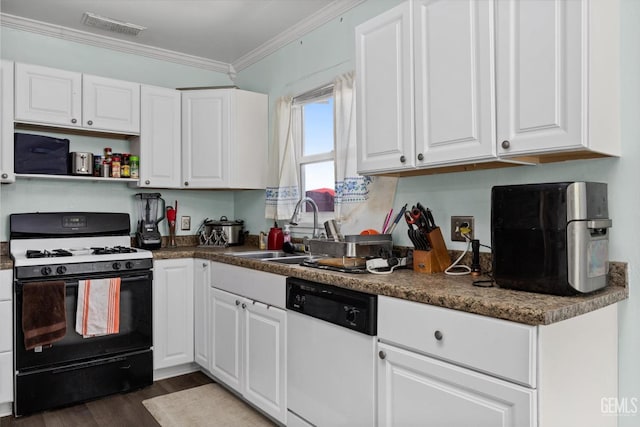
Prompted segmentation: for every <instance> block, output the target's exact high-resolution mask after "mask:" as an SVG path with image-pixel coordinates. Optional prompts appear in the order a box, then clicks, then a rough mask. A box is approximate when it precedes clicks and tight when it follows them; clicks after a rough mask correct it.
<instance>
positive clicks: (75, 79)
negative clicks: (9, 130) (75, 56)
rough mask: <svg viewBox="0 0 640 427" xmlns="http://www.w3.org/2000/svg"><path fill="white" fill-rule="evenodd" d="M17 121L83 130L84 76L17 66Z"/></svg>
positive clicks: (51, 69) (21, 65) (30, 66)
mask: <svg viewBox="0 0 640 427" xmlns="http://www.w3.org/2000/svg"><path fill="white" fill-rule="evenodd" d="M15 71H16V74H15V91H16V93H15V120H16V121H23V122H30V123H42V124H51V125H60V126H65V127H75V128H80V127H82V74H81V73H76V72H72V71H65V70H58V69H55V68H49V67H41V66H39V65H30V64H20V63H17V64H16V69H15Z"/></svg>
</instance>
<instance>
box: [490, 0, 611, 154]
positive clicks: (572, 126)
mask: <svg viewBox="0 0 640 427" xmlns="http://www.w3.org/2000/svg"><path fill="white" fill-rule="evenodd" d="M496 7H497V17H498V19H497V27H496V28H497V31H496V34H497V46H496V52H497V58H496V64H497V69H498V80H497V82H498V83H497V94H498V108H497V114H498V142H499V146H498V150H499V151H498V152H499V154H500V155H501V156H512V155H520V154H537V153H547V152H557V151H567V150H585V149H588V150H592V151H595V152H600V153H605V154H611V155H619V154H620V127H619V103H620V102H619V75H618V74H619V61H620V59H619V45H620V41H619V25H618V21H619V4H618V2H617V1H607V2H600V1H597V0H595V1H593V0H592V1H588V0H554V1H542V0H518V1H514V0H509V1H498V2H497V3H496ZM590 24H591V25H590Z"/></svg>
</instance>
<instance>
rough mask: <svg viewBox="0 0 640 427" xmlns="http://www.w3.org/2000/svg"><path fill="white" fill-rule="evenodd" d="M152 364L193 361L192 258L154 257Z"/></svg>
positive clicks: (155, 365)
mask: <svg viewBox="0 0 640 427" xmlns="http://www.w3.org/2000/svg"><path fill="white" fill-rule="evenodd" d="M153 264H154V274H153V368H154V369H161V368H168V367H171V366H177V365H181V364H184V363H191V362H193V259H191V258H189V259H171V260H160V261H154V263H153Z"/></svg>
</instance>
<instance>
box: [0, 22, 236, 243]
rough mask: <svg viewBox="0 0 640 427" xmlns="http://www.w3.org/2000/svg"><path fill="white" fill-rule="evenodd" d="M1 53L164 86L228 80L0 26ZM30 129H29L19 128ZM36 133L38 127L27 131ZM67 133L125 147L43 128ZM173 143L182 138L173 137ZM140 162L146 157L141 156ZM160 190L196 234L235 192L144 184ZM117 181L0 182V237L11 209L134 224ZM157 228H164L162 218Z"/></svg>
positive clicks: (130, 196) (122, 147) (130, 201)
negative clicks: (110, 217) (99, 215)
mask: <svg viewBox="0 0 640 427" xmlns="http://www.w3.org/2000/svg"><path fill="white" fill-rule="evenodd" d="M0 42H1V44H0V49H1V50H0V56H1V57H2V58H3V59H9V60H13V61H16V62H24V63H30V64H38V65H45V66H49V67H54V68H60V69H66V70H71V71H78V72H83V73H88V74H95V75H99V76H104V77H111V78H116V79H122V80H128V81H134V82H140V83H145V84H152V85H156V86H163V87H188V86H220V85H229V84H230V83H231V81H230V80H229V77H228V76H227V75H226V74H222V73H217V72H212V71H207V70H203V69H200V68H194V67H188V66H184V65H178V64H175V63H171V62H165V61H159V60H155V59H150V58H146V57H140V56H136V55H131V54H126V53H121V52H115V51H112V50H108V49H102V48H97V47H93V46H87V45H83V44H79V43H75V42H70V41H65V40H60V39H56V38H50V37H44V36H41V35H38V34H32V33H28V32H24V31H19V30H15V29H10V28H1V29H0ZM20 132H26V133H29V132H31V131H20ZM31 133H37V132H31ZM47 134H48V135H51V136H55V137H63V138H69V139H70V140H71V150H72V151H73V150H79V151H85V150H87V151H92V152H94V153H100V152H102V149H103V148H104V147H112V148H113V151H114V152H127V151H128V147H129V142H128V141H127V140H124V139H122V140H117V139H110V138H109V139H107V138H96V137H88V136H78V135H64V134H58V133H47ZM176 143H177V144H179V143H180V141H176ZM140 161H141V162H144V159H140ZM156 191H157V192H159V193H161V194H162V197H163V198H164V199H165V200H166V202H167V204H168V205H173V204H174V201H175V200H178V216H183V215H186V216H191V227H192V228H191V230H190V231H181V230H178V231H177V234H179V235H184V234H195V231H196V229H197V227H198V226H199V224H200V223H201V222H202V221H203V220H204V219H205V218H219V217H220V216H221V215H226V216H227V217H229V218H234V217H235V210H234V200H233V192H230V191H194V190H189V191H179V190H162V189H160V190H144V192H156ZM138 192H140V190H139V189H136V188H129V187H128V186H127V185H126V184H124V183H117V182H91V181H81V182H76V181H73V182H70V181H55V180H38V179H22V178H20V179H18V180H17V182H16V183H15V184H10V185H2V186H0V240H2V241H6V240H8V238H9V216H8V215H9V214H11V213H15V212H33V211H43V212H46V211H49V212H51V211H70V210H76V209H77V210H88V211H114V212H126V213H129V214H130V215H131V218H132V227H135V219H136V218H137V216H138V213H137V208H136V205H135V198H134V195H135V193H138ZM161 233H162V234H163V235H167V234H168V230H167V226H166V221H163V222H162V223H161Z"/></svg>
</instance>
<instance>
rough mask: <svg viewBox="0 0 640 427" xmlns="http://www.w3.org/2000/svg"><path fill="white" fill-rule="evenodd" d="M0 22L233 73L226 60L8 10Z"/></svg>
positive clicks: (65, 38) (3, 24)
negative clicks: (86, 29) (87, 29)
mask: <svg viewBox="0 0 640 427" xmlns="http://www.w3.org/2000/svg"><path fill="white" fill-rule="evenodd" d="M0 25H2V26H4V27H8V28H15V29H17V30H22V31H28V32H31V33H35V34H40V35H43V36H48V37H55V38H58V39H63V40H68V41H72V42H77V43H83V44H87V45H91V46H96V47H101V48H105V49H111V50H115V51H118V52H124V53H130V54H133V55H140V56H146V57H148V58H153V59H158V60H161V61H168V62H173V63H176V64H181V65H187V66H191V67H196V68H202V69H205V70H209V71H216V72H220V73H225V74H230V73H235V70H233V67H232V66H231V64H227V63H225V62H220V61H214V60H211V59H207V58H202V57H199V56H194V55H188V54H186V53H181V52H176V51H172V50H168V49H161V48H157V47H153V46H147V45H143V44H140V43H134V42H130V41H127V40H120V39H116V38H113V37H108V36H103V35H99V34H92V33H88V32H86V31H80V30H75V29H72V28H68V27H63V26H60V25H53V24H48V23H46V22H42V21H36V20H34V19H28V18H23V17H20V16H15V15H9V14H7V13H0Z"/></svg>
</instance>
